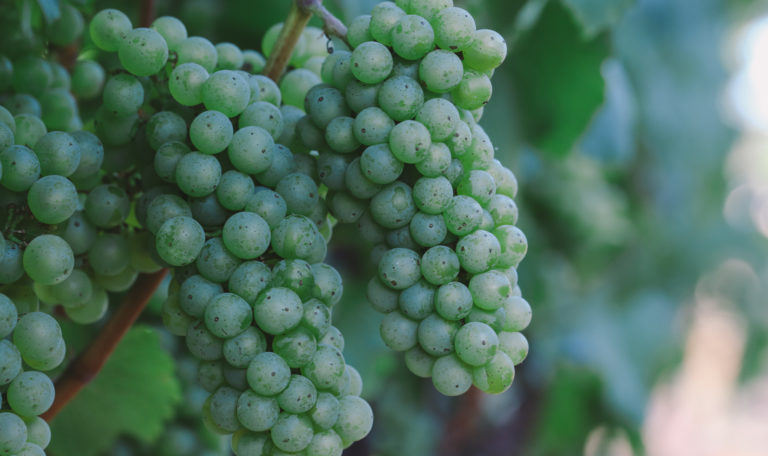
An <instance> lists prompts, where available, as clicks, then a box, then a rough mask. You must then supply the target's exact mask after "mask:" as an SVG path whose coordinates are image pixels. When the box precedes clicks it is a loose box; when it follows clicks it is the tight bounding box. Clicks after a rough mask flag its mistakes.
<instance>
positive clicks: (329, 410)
mask: <svg viewBox="0 0 768 456" xmlns="http://www.w3.org/2000/svg"><path fill="white" fill-rule="evenodd" d="M339 411H340V407H339V400H338V399H336V397H335V396H334V395H333V394H331V393H327V392H320V393H319V394H318V395H317V401H316V402H315V406H314V408H313V409H312V410H311V411H310V412H309V416H310V417H311V418H312V421H313V422H314V423H315V425H316V426H317V427H319V428H320V429H330V428H332V427H333V425H334V424H336V421H337V420H338V419H339Z"/></svg>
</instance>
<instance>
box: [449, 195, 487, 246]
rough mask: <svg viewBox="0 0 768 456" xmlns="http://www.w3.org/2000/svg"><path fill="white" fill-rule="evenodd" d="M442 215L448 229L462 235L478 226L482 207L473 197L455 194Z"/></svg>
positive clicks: (481, 215) (481, 216)
mask: <svg viewBox="0 0 768 456" xmlns="http://www.w3.org/2000/svg"><path fill="white" fill-rule="evenodd" d="M443 217H444V218H445V224H446V227H447V228H448V231H450V232H451V233H453V234H455V235H457V236H464V235H466V234H468V233H471V232H472V231H474V230H475V229H477V228H478V227H479V226H480V223H481V221H482V218H483V208H482V207H481V206H480V204H479V203H478V202H477V201H475V199H474V198H472V197H469V196H465V195H457V196H454V197H453V198H452V199H451V201H450V202H449V203H448V206H447V207H446V208H445V210H444V212H443Z"/></svg>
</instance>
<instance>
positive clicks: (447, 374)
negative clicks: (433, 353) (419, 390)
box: [432, 354, 472, 396]
mask: <svg viewBox="0 0 768 456" xmlns="http://www.w3.org/2000/svg"><path fill="white" fill-rule="evenodd" d="M432 383H433V384H434V385H435V389H437V390H438V391H439V392H441V393H442V394H445V395H446V396H459V395H461V394H464V393H465V392H466V391H467V390H468V389H469V388H470V387H471V386H472V372H471V370H470V368H469V367H468V366H467V365H465V364H464V363H463V362H461V361H460V360H459V359H458V357H457V356H456V355H455V354H450V355H447V356H443V357H440V358H438V359H437V361H435V364H434V366H433V367H432Z"/></svg>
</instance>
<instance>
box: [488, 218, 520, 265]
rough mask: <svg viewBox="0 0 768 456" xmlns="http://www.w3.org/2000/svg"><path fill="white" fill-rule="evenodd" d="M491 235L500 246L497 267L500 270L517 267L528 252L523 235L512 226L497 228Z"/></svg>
mask: <svg viewBox="0 0 768 456" xmlns="http://www.w3.org/2000/svg"><path fill="white" fill-rule="evenodd" d="M493 234H494V236H496V238H497V239H498V240H499V244H500V246H501V254H500V255H499V262H498V266H499V267H501V268H506V267H510V266H514V267H517V265H518V264H519V263H520V261H522V259H523V258H524V257H525V254H526V252H527V251H528V240H527V239H526V237H525V234H523V232H522V231H520V229H519V228H517V227H516V226H512V225H502V226H499V227H497V228H496V229H494V230H493Z"/></svg>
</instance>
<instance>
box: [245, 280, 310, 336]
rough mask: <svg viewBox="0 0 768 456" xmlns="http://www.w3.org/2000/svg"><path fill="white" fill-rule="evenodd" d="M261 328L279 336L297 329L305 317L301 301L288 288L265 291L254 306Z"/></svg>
mask: <svg viewBox="0 0 768 456" xmlns="http://www.w3.org/2000/svg"><path fill="white" fill-rule="evenodd" d="M253 312H254V317H255V320H256V323H257V324H258V325H259V328H261V329H262V331H264V332H265V333H267V334H272V335H278V334H283V333H285V332H286V331H288V330H290V329H292V328H294V327H296V325H298V324H299V322H300V321H301V318H302V316H303V315H304V308H303V307H302V304H301V299H300V298H299V296H298V295H297V294H296V293H295V292H294V291H292V290H290V289H288V288H280V287H277V288H270V289H268V290H265V291H264V292H263V293H262V294H261V295H259V297H258V299H257V300H256V302H255V303H254V305H253Z"/></svg>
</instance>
